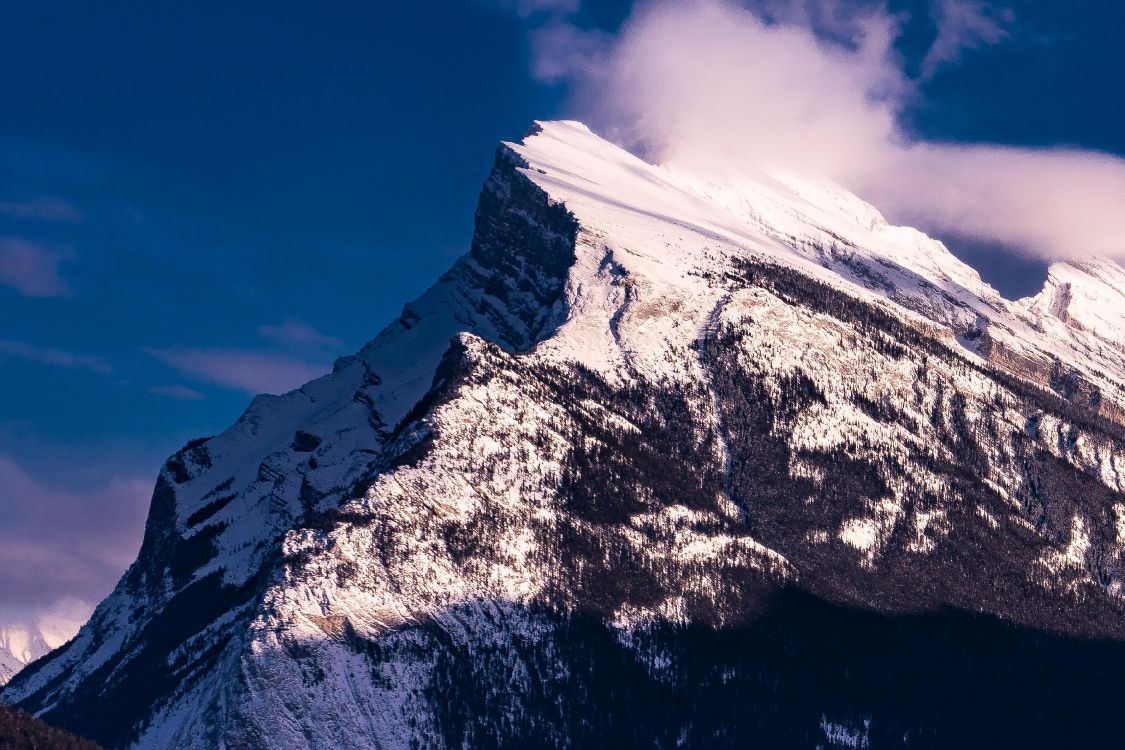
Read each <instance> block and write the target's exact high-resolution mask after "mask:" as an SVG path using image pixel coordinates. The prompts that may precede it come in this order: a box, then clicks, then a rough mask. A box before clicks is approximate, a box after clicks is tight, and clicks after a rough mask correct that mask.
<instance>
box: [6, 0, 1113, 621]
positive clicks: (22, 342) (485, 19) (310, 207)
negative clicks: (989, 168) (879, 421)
mask: <svg viewBox="0 0 1125 750" xmlns="http://www.w3.org/2000/svg"><path fill="white" fill-rule="evenodd" d="M935 2H937V5H935V4H934V3H933V2H930V1H929V0H925V1H923V0H917V1H911V2H906V1H905V0H897V1H896V2H893V3H891V8H890V11H891V12H892V13H894V14H898V15H897V17H899V18H901V19H903V20H902V34H901V36H900V38H899V39H898V41H897V42H896V49H897V52H898V54H900V55H901V58H902V61H903V67H904V70H905V72H906V75H907V76H909V77H911V79H912V80H914V81H915V82H916V83H917V95H915V96H914V97H912V98H911V99H910V100H909V103H908V106H907V107H906V108H905V109H904V111H903V112H902V115H901V125H902V127H903V129H904V130H905V131H907V132H909V133H912V134H916V135H918V136H919V137H922V138H925V139H927V140H931V141H942V142H945V141H953V142H965V143H982V142H983V143H1005V144H1012V145H1022V146H1036V147H1039V146H1050V145H1060V144H1064V145H1069V146H1077V147H1082V148H1088V149H1096V150H1100V151H1105V152H1108V153H1110V154H1117V155H1125V98H1123V97H1122V96H1121V81H1122V79H1123V74H1125V52H1123V51H1122V45H1121V44H1120V41H1119V39H1118V38H1117V35H1118V31H1119V29H1120V28H1122V25H1123V23H1125V10H1122V9H1120V8H1119V7H1118V6H1117V5H1116V4H1113V3H1110V2H1092V1H1091V0H1086V1H1085V2H1081V1H1080V2H1072V3H1067V4H1065V7H1064V4H1060V3H1054V2H1026V1H1025V2H1018V3H1006V4H996V5H992V6H984V5H982V4H981V3H973V2H969V1H968V0H957V3H953V0H935ZM947 2H948V3H953V5H957V4H965V3H968V4H969V5H970V6H973V7H974V8H976V10H978V11H981V12H983V13H984V14H985V15H986V16H987V17H989V18H992V19H993V20H994V21H995V23H996V29H998V31H997V33H994V34H988V33H984V34H982V35H978V37H976V38H972V37H970V38H964V39H959V40H955V44H956V50H955V54H953V55H952V57H951V58H950V59H949V60H948V61H947V64H943V65H941V66H940V68H939V69H937V70H935V71H931V70H928V69H927V65H928V63H927V62H926V60H927V55H928V54H929V53H930V51H931V50H933V49H934V48H935V40H938V39H940V38H941V37H940V34H941V32H942V26H941V23H940V19H941V18H942V16H941V13H940V12H939V8H938V6H940V5H942V4H943V3H947ZM860 4H862V3H860ZM809 5H818V3H815V2H812V3H809ZM821 5H823V4H822V3H821ZM838 5H840V4H838ZM845 6H846V4H844V5H841V6H840V7H845ZM951 7H952V6H951ZM629 12H630V3H628V2H609V3H598V2H595V0H584V2H581V3H579V2H577V0H509V1H508V2H501V1H500V0H446V1H445V2H439V3H433V4H420V3H381V2H355V1H346V0H344V1H341V2H334V3H319V4H316V3H296V2H280V3H279V2H276V0H275V1H274V2H270V3H255V2H240V3H230V4H217V3H211V4H185V3H172V2H163V1H156V2H150V3H137V2H129V3H125V2H115V1H113V0H108V1H107V2H99V3H78V2H60V1H58V0H34V1H33V0H0V71H3V72H0V107H2V108H3V109H2V113H3V116H2V117H0V386H2V387H0V537H2V535H3V533H4V529H5V527H6V528H7V530H8V532H9V534H14V535H16V536H18V537H19V538H20V539H23V540H25V541H28V542H29V543H37V544H42V545H43V546H44V549H46V548H48V547H49V548H51V549H54V548H55V547H58V548H59V549H61V548H62V547H66V548H67V549H68V550H70V552H68V553H66V554H69V555H70V557H68V558H67V559H65V560H63V559H62V558H61V557H60V559H59V560H57V561H56V562H54V563H49V567H52V569H53V570H57V574H52V575H49V576H47V577H46V580H45V579H44V578H43V576H42V575H41V570H40V572H37V573H36V575H35V576H32V575H30V573H29V572H28V571H27V570H24V569H22V568H20V567H19V565H20V563H19V560H18V559H16V558H15V557H13V556H9V557H7V558H6V557H4V556H3V555H2V554H0V580H7V581H8V583H5V584H0V614H2V612H3V611H5V610H6V611H16V610H21V609H27V610H29V611H32V610H35V609H36V608H42V607H44V606H46V604H47V603H49V601H50V600H51V599H52V597H55V598H57V597H59V596H74V597H78V598H83V597H85V598H90V597H95V596H99V595H101V594H102V593H104V592H105V590H107V588H108V586H109V585H112V581H113V578H114V577H115V576H116V575H117V574H119V573H120V571H121V569H123V566H124V564H126V563H127V562H128V559H129V558H130V557H131V555H132V554H133V552H134V551H135V549H136V544H137V543H138V542H139V534H140V525H141V523H142V522H143V517H144V512H145V510H146V508H147V500H148V497H147V493H148V488H149V487H150V485H151V481H152V478H153V477H154V476H155V473H156V471H157V470H158V468H159V465H160V463H161V461H162V460H163V458H164V457H165V456H167V455H168V454H169V453H170V452H172V451H173V450H175V449H176V448H177V447H178V446H179V445H181V444H182V443H183V442H185V441H186V440H187V439H190V438H193V437H197V436H200V435H209V434H213V433H215V432H217V431H219V430H221V429H223V427H225V426H226V425H227V424H229V423H230V422H231V421H232V420H233V419H235V418H236V417H237V416H238V414H239V413H240V412H241V410H242V408H243V407H244V406H245V404H246V403H247V402H248V400H249V398H250V395H251V394H252V393H254V392H257V391H258V390H271V389H272V390H277V389H281V388H284V387H288V386H295V385H298V384H299V383H300V382H302V381H303V380H304V379H307V378H308V377H311V376H313V375H315V374H316V373H318V372H321V371H325V370H327V368H328V367H329V366H330V364H331V362H332V360H333V358H334V357H336V356H338V355H340V354H343V353H346V352H349V351H351V350H354V349H356V348H358V347H359V346H361V345H362V344H363V343H364V342H365V341H366V340H367V339H369V338H370V337H372V336H373V335H374V334H375V333H377V332H378V330H379V329H380V328H381V327H382V326H383V325H384V324H385V322H387V321H388V320H390V319H391V318H392V317H394V316H395V315H396V314H397V313H398V311H399V310H400V309H401V306H402V304H403V303H404V302H405V301H407V300H409V299H410V298H412V297H414V296H416V295H417V294H418V293H420V292H421V291H422V290H423V289H425V288H426V287H427V286H428V285H429V284H430V283H431V282H432V281H433V280H434V279H435V278H436V277H437V275H438V274H439V273H440V272H441V271H442V270H444V269H445V268H446V267H447V266H448V265H449V264H450V263H451V262H452V261H453V259H454V258H456V257H457V256H458V255H459V254H461V253H462V252H464V251H465V250H466V249H467V246H468V243H469V240H470V233H471V228H472V213H473V209H474V207H475V203H476V197H477V193H478V191H479V188H480V185H481V183H482V182H483V180H484V178H485V176H486V174H487V171H488V168H489V165H490V164H491V160H492V156H493V152H494V149H495V146H496V144H497V142H498V141H500V140H501V139H516V138H518V137H519V136H520V135H521V134H522V133H523V132H524V131H525V130H526V129H527V126H528V125H529V123H530V121H531V120H532V119H534V118H551V117H557V116H568V115H571V114H574V112H575V110H576V104H575V100H574V98H573V97H572V94H573V91H572V90H571V89H570V86H569V85H568V82H567V81H566V80H565V79H564V80H554V81H547V80H545V78H546V77H545V76H544V75H542V74H541V73H540V74H538V75H537V74H536V73H535V67H536V55H537V54H538V53H537V50H536V48H535V45H536V41H535V40H536V39H537V38H539V37H537V36H536V34H537V31H538V30H541V29H543V28H546V27H549V26H550V25H552V24H557V23H560V22H565V23H566V24H569V25H571V26H573V27H575V28H578V29H580V30H582V31H583V32H592V33H595V34H603V35H612V34H613V33H614V32H615V31H616V30H617V28H618V27H619V25H620V24H621V23H622V21H623V20H624V19H625V18H626V16H627V15H628V14H629ZM949 237H950V238H951V243H950V244H951V245H952V246H953V248H954V249H955V251H957V252H959V253H961V254H962V255H964V257H966V258H968V259H970V260H972V261H973V262H974V263H975V264H976V265H977V266H978V267H979V268H980V269H981V270H982V272H983V273H984V274H985V276H986V278H988V279H989V280H991V281H992V282H993V283H994V284H996V285H997V286H998V287H999V288H1001V290H1002V291H1004V292H1005V293H1007V294H1009V295H1011V296H1015V295H1020V294H1026V293H1029V292H1031V291H1033V290H1034V289H1035V288H1036V287H1037V285H1038V284H1039V283H1040V281H1041V279H1042V274H1043V272H1044V270H1043V269H1044V265H1043V262H1042V261H1040V260H1027V259H1025V258H1023V257H1021V256H1018V255H1013V254H1012V253H1010V252H1008V251H1005V250H1003V249H998V248H997V247H996V246H995V243H989V242H982V241H980V240H979V238H978V239H976V240H972V241H966V240H961V239H959V238H956V237H955V233H952V232H951V233H950V234H949ZM953 240H956V241H953ZM44 508H48V509H51V512H50V513H47V514H46V515H44ZM44 518H48V519H49V522H48V521H47V520H44ZM61 527H65V528H66V530H65V531H60V528H61ZM95 532H96V534H95ZM84 534H85V536H84ZM92 534H95V536H96V538H91V535H92ZM52 535H54V536H52ZM2 543H3V542H0V544H2ZM52 545H54V546H52ZM79 548H81V549H82V550H83V551H81V553H78V552H74V550H76V549H79ZM103 548H104V549H103ZM50 554H51V553H46V552H45V553H44V555H45V557H44V559H47V560H50V559H51V558H50ZM59 555H60V556H65V554H64V553H63V552H59ZM68 566H69V567H68ZM24 568H26V565H25V566H24ZM76 569H81V570H83V571H85V572H83V573H82V574H78V573H75V570H76ZM90 571H93V572H90ZM56 579H57V580H56Z"/></svg>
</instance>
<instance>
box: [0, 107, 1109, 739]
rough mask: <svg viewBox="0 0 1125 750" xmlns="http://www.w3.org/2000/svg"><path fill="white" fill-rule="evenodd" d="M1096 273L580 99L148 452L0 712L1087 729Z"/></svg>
mask: <svg viewBox="0 0 1125 750" xmlns="http://www.w3.org/2000/svg"><path fill="white" fill-rule="evenodd" d="M1122 309H1125V270H1123V269H1121V268H1120V267H1118V266H1116V265H1115V264H1113V263H1110V262H1108V261H1091V262H1089V263H1086V264H1082V265H1075V266H1056V267H1053V268H1052V270H1051V278H1050V279H1049V280H1048V284H1047V287H1046V288H1045V289H1044V292H1043V293H1042V294H1040V295H1038V296H1036V297H1033V298H1029V299H1025V300H1018V301H1014V302H1013V301H1009V300H1005V299H1003V298H1002V297H1000V295H998V294H997V293H996V292H995V291H994V290H992V289H991V287H988V286H987V285H986V284H984V283H983V282H982V281H981V280H980V278H979V276H977V274H976V273H975V272H974V271H973V270H972V269H971V268H969V267H967V266H965V265H964V264H962V263H960V261H958V260H957V259H956V258H954V257H953V256H952V255H951V254H950V253H949V252H948V251H947V250H946V249H945V248H944V247H943V246H942V245H941V244H940V243H938V242H935V241H933V240H930V239H929V238H927V237H925V236H924V235H922V234H921V233H919V232H916V231H915V230H912V229H909V228H903V227H895V226H892V225H890V224H888V223H887V222H886V221H885V220H883V218H882V217H881V216H880V215H879V214H878V212H877V211H876V210H875V209H873V208H872V207H871V206H868V205H867V204H864V203H863V202H862V201H860V200H859V199H857V198H855V197H854V196H851V195H850V194H848V193H846V192H844V191H843V190H841V189H840V188H838V187H836V186H834V185H830V184H826V183H821V182H815V181H812V182H799V181H797V180H795V179H793V178H791V177H785V178H781V177H779V178H776V179H765V178H759V179H756V180H754V181H742V182H735V183H731V182H729V181H727V182H723V181H712V180H708V179H706V178H704V177H701V176H698V175H689V174H685V173H680V172H677V171H675V170H672V169H667V168H663V167H657V166H653V165H649V164H646V163H644V162H642V161H640V160H639V159H636V158H635V157H633V156H631V155H629V154H627V153H626V152H624V151H622V150H620V149H618V148H617V147H615V146H613V145H611V144H609V143H607V142H606V141H604V140H602V139H600V138H598V137H597V136H596V135H594V134H593V133H591V132H590V131H589V130H588V129H586V128H585V127H584V126H582V125H581V124H579V123H572V122H552V123H540V124H537V126H536V127H535V128H533V130H532V131H531V132H530V133H529V134H528V135H527V136H526V137H525V139H524V140H523V142H522V143H520V144H504V145H503V146H501V148H500V150H499V151H498V153H497V159H496V163H495V166H494V168H493V171H492V173H491V175H490V176H489V178H488V180H487V182H486V184H485V187H484V190H483V192H482V196H481V200H480V204H479V208H478V211H477V216H476V226H475V233H474V238H473V244H472V248H471V250H470V252H469V253H468V254H467V255H466V256H465V257H464V258H462V259H461V260H460V261H458V262H457V263H456V264H455V265H454V267H453V268H452V269H451V270H450V271H448V272H447V273H446V274H445V275H444V276H442V277H441V279H440V280H439V281H438V282H437V283H436V284H435V285H434V287H432V288H431V289H430V290H429V291H428V292H426V294H424V295H423V296H422V297H421V298H419V299H418V300H416V301H414V302H412V303H410V304H408V305H407V306H406V307H405V308H404V310H403V313H402V315H401V316H400V317H399V319H398V320H396V321H394V322H392V323H391V324H390V325H389V326H388V327H387V328H385V329H384V330H383V332H382V333H380V334H379V335H378V336H377V337H376V338H375V339H373V340H372V341H371V343H369V344H368V345H367V346H365V347H364V348H363V349H362V350H361V351H360V352H358V353H357V354H355V355H353V356H351V357H346V358H343V359H341V360H339V361H338V362H337V363H336V366H335V368H334V370H333V372H332V373H331V374H329V375H326V376H325V377H323V378H321V379H319V380H316V381H313V382H312V383H309V384H308V385H306V386H304V387H303V388H301V389H299V390H298V391H294V392H292V393H289V394H286V395H284V396H279V397H273V396H260V397H258V398H257V399H255V400H254V402H253V403H252V404H251V405H250V407H249V409H248V410H247V412H246V413H245V414H244V415H243V416H242V418H241V419H240V420H239V421H238V422H237V423H236V424H235V425H233V426H232V427H231V428H230V429H228V430H227V431H226V432H224V433H222V434H221V435H218V436H215V437H213V438H209V439H206V440H201V441H196V442H193V443H191V444H189V445H187V446H185V447H184V448H183V449H182V450H181V451H179V452H178V453H177V454H176V455H175V456H173V457H172V458H171V459H169V461H168V462H167V463H166V464H165V466H164V468H163V469H162V471H161V473H160V476H159V477H158V479H157V482H156V487H155V490H154V494H153V501H152V509H151V511H150V515H149V519H148V524H147V527H146V532H145V540H144V543H143V546H142V549H141V552H140V555H139V557H138V559H137V561H136V562H135V563H134V565H133V566H132V567H131V568H130V569H129V571H128V572H127V573H126V575H125V576H124V577H123V578H122V580H121V582H120V584H119V585H118V587H117V589H116V590H115V591H114V593H113V594H112V595H111V596H110V597H109V598H108V599H106V601H105V602H103V603H102V604H101V605H100V606H99V608H98V609H97V611H96V612H95V614H94V616H93V617H92V618H91V620H90V622H89V623H88V624H87V625H86V626H85V627H84V628H83V629H82V631H81V632H80V633H79V635H78V636H77V637H76V638H75V639H74V640H73V641H72V642H70V643H69V644H68V645H66V646H64V647H63V648H61V649H59V650H57V651H55V652H54V653H53V654H51V656H49V657H48V658H45V659H42V660H39V661H38V662H36V663H35V664H33V665H32V666H31V667H29V668H27V669H24V670H23V671H22V672H20V673H19V674H18V675H17V676H16V677H15V678H14V679H13V680H12V682H11V683H10V684H9V685H8V686H7V687H6V688H5V689H4V690H3V692H2V693H0V699H2V700H4V701H6V702H10V703H12V704H15V705H17V706H20V707H22V708H24V709H26V710H28V711H31V712H34V713H36V714H39V715H41V716H43V717H44V718H46V719H47V720H49V721H51V722H52V723H54V724H57V725H59V726H62V727H65V728H69V729H71V730H73V731H75V732H78V733H80V734H82V735H84V736H88V737H91V738H92V739H95V740H97V741H98V742H100V743H101V744H103V745H105V746H106V747H111V748H127V747H138V748H178V749H184V750H186V749H189V748H190V749H195V748H212V747H230V748H235V747H237V748H258V747H262V748H265V747H272V748H337V747H355V748H415V747H416V748H446V747H477V748H490V747H491V748H567V747H575V748H578V747H600V746H606V747H609V746H618V747H641V746H644V747H658V748H673V747H708V748H724V747H730V748H735V747H739V748H741V747H747V746H756V747H769V748H789V747H792V748H809V749H810V750H812V749H813V748H852V749H858V748H876V749H878V748H907V747H909V748H915V747H918V748H971V747H982V748H985V747H987V748H1008V747H1011V748H1027V747H1051V748H1057V747H1092V746H1098V745H1112V744H1117V743H1119V742H1120V737H1121V736H1123V732H1125V718H1123V717H1122V712H1121V711H1120V703H1121V698H1122V697H1123V692H1122V690H1121V688H1120V687H1119V684H1120V675H1121V674H1122V673H1123V671H1125V598H1123V597H1125V589H1123V583H1125V580H1123V577H1125V418H1123V416H1122V415H1125V344H1123V342H1125V331H1122V330H1120V328H1119V327H1118V322H1119V321H1118V317H1115V316H1119V311H1120V310H1122Z"/></svg>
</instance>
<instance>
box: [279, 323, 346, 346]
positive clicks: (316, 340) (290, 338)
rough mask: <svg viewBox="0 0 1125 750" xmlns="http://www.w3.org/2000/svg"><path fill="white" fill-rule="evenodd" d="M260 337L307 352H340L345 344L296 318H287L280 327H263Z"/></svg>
mask: <svg viewBox="0 0 1125 750" xmlns="http://www.w3.org/2000/svg"><path fill="white" fill-rule="evenodd" d="M258 335H259V336H261V337H262V338H264V339H266V340H268V341H273V342H275V343H278V344H282V345H284V346H287V347H292V348H295V349H299V350H305V351H308V350H312V351H318V350H322V351H327V352H338V351H340V350H341V349H343V348H344V342H343V341H341V340H340V339H338V338H336V337H334V336H328V335H326V334H323V333H321V332H320V331H318V330H316V329H315V328H313V327H312V326H310V325H309V324H308V323H304V322H302V321H300V320H296V319H294V318H287V319H286V320H285V321H284V322H283V323H281V324H279V325H264V326H261V327H259V328H258Z"/></svg>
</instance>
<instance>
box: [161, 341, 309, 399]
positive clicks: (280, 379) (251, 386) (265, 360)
mask: <svg viewBox="0 0 1125 750" xmlns="http://www.w3.org/2000/svg"><path fill="white" fill-rule="evenodd" d="M145 351H146V352H147V353H148V354H150V355H152V356H153V357H156V358H157V359H158V360H160V361H161V362H163V363H164V364H166V365H168V366H169V367H172V368H174V369H176V370H178V371H180V372H181V373H183V374H184V375H186V376H188V377H190V378H194V379H195V380H199V381H201V382H204V383H212V384H214V385H218V386H222V387H224V388H233V389H235V390H239V391H244V392H246V393H254V394H257V393H285V392H287V391H291V390H293V389H294V388H298V387H300V386H301V385H303V384H304V383H307V382H308V381H310V380H312V379H313V378H315V377H317V376H319V375H323V374H325V372H326V368H325V367H324V366H323V365H317V364H312V363H310V362H307V361H305V360H301V359H295V358H293V357H290V356H288V355H283V354H273V353H270V352H261V351H247V350H243V349H145Z"/></svg>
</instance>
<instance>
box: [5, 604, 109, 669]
mask: <svg viewBox="0 0 1125 750" xmlns="http://www.w3.org/2000/svg"><path fill="white" fill-rule="evenodd" d="M88 613H89V610H86V611H85V612H84V613H82V614H83V615H85V614H88ZM75 614H76V613H58V612H53V613H51V615H50V616H46V617H40V618H38V619H37V620H33V621H30V622H23V623H10V624H8V625H3V626H0V686H2V685H3V684H4V683H6V682H8V680H10V679H11V678H12V676H13V675H15V674H16V672H19V671H20V670H21V669H23V668H24V667H25V666H27V665H28V664H30V663H31V662H33V661H35V660H36V659H38V658H40V657H42V656H46V655H47V654H48V653H49V652H50V651H51V649H55V648H58V647H59V646H61V645H63V644H64V643H66V642H67V641H69V640H70V639H71V637H73V636H74V634H75V632H76V631H77V630H78V627H79V625H81V624H82V621H81V619H78V620H75V619H74V615H75Z"/></svg>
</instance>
